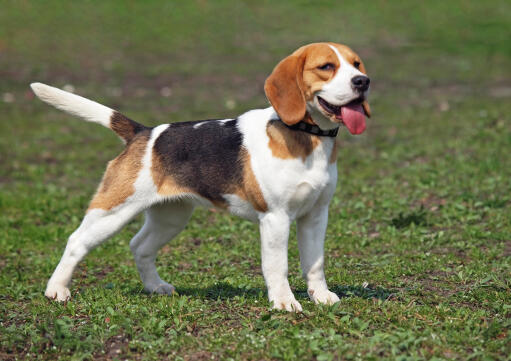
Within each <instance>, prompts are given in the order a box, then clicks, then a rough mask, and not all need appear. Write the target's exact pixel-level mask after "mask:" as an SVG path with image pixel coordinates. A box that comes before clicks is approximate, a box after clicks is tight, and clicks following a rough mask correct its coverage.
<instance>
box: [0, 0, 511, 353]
mask: <svg viewBox="0 0 511 361" xmlns="http://www.w3.org/2000/svg"><path fill="white" fill-rule="evenodd" d="M510 24H511V3H510V2H509V1H497V0H491V1H484V2H483V1H454V0H453V1H427V2H426V1H425V2H422V1H389V0H387V1H383V0H377V1H371V2H367V1H366V2H361V1H342V2H341V1H336V2H334V1H273V2H271V1H232V0H231V1H214V2H213V1H204V0H203V1H187V2H179V1H144V2H136V1H80V2H78V1H72V2H71V1H69V2H64V1H56V0H47V1H1V2H0V124H1V132H0V214H1V216H0V269H1V273H0V289H2V292H0V359H7V360H9V359H12V360H14V359H35V358H37V359H56V358H62V359H116V358H119V359H164V358H168V359H186V360H203V359H211V358H216V359H229V358H231V359H247V360H249V359H286V360H296V359H304V360H310V359H316V360H331V359H338V360H341V359H342V360H343V359H389V360H394V359H402V360H415V359H417V360H421V359H458V360H467V359H476V360H491V359H509V354H510V353H511V346H510V345H511V336H510V334H509V329H510V327H511V321H510V317H511V295H510V292H511V291H510V286H511V281H510V280H511V272H510V269H511V265H510V258H511V224H510V222H511V221H510V217H509V214H510V204H511V200H510V199H511V198H510V190H511V181H510V179H511V157H510V156H509V151H510V149H511V126H510V115H509V114H510V111H511V102H510V100H511V41H510V39H511V30H510V29H511V26H510ZM315 41H334V42H339V43H343V44H346V45H348V46H350V47H352V48H353V49H354V50H355V51H356V52H357V53H358V54H360V56H361V57H362V59H363V60H364V62H365V64H366V68H367V69H368V73H369V75H370V77H371V79H372V81H371V95H370V103H371V106H372V110H373V117H372V118H371V119H370V120H369V121H368V130H367V132H366V133H364V135H362V136H360V137H352V136H349V135H348V134H346V132H342V134H341V135H340V136H339V139H338V141H339V144H340V148H339V187H338V190H337V193H336V196H335V198H334V200H333V202H332V204H331V208H330V209H331V212H330V222H329V230H328V234H327V240H326V253H327V270H326V272H327V279H328V282H329V284H330V286H331V287H332V289H333V290H334V291H335V292H337V293H338V294H339V295H340V296H342V299H341V302H340V303H339V304H338V305H337V306H335V307H333V308H332V307H320V306H315V305H313V304H311V303H310V302H309V301H307V298H306V293H305V284H304V283H303V281H302V280H301V277H300V271H299V265H298V256H297V250H296V244H295V241H294V236H293V238H292V240H291V241H290V283H291V284H292V287H293V289H294V290H295V291H296V293H297V296H298V300H299V301H300V302H301V303H302V305H303V306H304V309H305V312H304V313H303V314H301V315H288V314H282V313H275V312H274V313H269V311H268V307H269V305H268V303H267V300H266V295H265V288H264V282H263V280H262V276H261V272H260V270H259V267H260V260H259V245H258V232H257V229H256V227H255V226H253V225H251V224H249V223H247V222H245V221H241V220H238V219H235V218H233V217H230V216H227V215H224V214H222V213H217V212H208V211H207V210H199V211H197V212H196V213H195V215H194V217H193V219H192V222H191V223H190V225H189V227H188V228H187V229H186V230H185V231H184V232H183V233H182V234H181V235H180V236H179V237H178V238H177V239H175V240H173V241H172V242H171V244H170V245H169V246H167V247H165V248H164V250H163V253H162V255H161V256H160V258H159V265H160V267H159V269H160V274H161V275H162V277H163V278H165V279H166V280H168V281H170V282H172V283H173V284H174V285H175V286H176V287H177V290H178V292H179V293H180V295H179V296H175V297H167V298H166V297H156V296H147V295H145V294H143V293H141V289H142V286H141V283H140V281H139V280H138V275H137V274H136V270H135V266H134V263H133V261H132V258H131V255H130V252H129V247H128V242H129V239H130V237H131V236H132V235H133V234H134V232H136V230H137V229H138V228H139V227H140V225H141V222H142V221H141V218H140V217H139V218H137V219H136V220H135V221H134V222H133V223H131V224H130V225H129V226H127V227H126V229H125V230H124V231H123V232H121V233H120V234H119V235H118V236H116V237H115V238H114V239H113V240H112V241H110V242H108V243H106V244H105V245H103V246H101V247H100V248H99V249H97V250H95V251H94V252H92V253H91V254H90V256H89V257H87V259H86V260H85V261H84V262H83V263H82V264H81V265H80V267H79V269H78V270H77V272H76V275H75V282H74V284H73V286H72V292H73V301H71V302H69V303H67V304H66V305H58V304H54V303H50V302H48V301H47V300H46V299H45V298H44V297H43V291H44V287H45V282H46V280H47V278H48V277H49V275H50V274H51V272H52V271H53V268H54V267H55V265H56V263H57V262H58V259H59V258H60V255H61V252H62V251H63V249H64V245H65V242H66V238H67V237H68V235H69V234H70V233H71V232H72V231H73V229H74V228H76V227H77V226H78V224H79V222H80V219H81V217H82V215H83V212H84V210H85V209H86V207H87V203H88V200H89V199H90V197H91V195H92V194H93V192H94V189H95V187H96V185H97V183H98V182H99V179H100V177H101V174H102V171H103V170H104V167H105V164H106V162H107V161H108V160H109V159H112V158H113V157H115V156H116V155H117V154H118V153H119V152H120V151H121V150H122V145H121V144H120V142H119V141H118V139H117V137H116V136H115V135H113V134H112V133H111V131H109V130H107V129H104V128H102V127H99V126H97V125H94V124H87V123H85V122H82V121H77V120H75V119H71V117H70V116H68V115H65V114H63V113H60V112H58V111H56V110H54V109H52V108H50V107H48V106H46V105H45V104H43V103H42V102H40V101H38V100H37V99H34V97H33V95H32V93H31V91H30V90H29V84H30V83H31V82H33V81H40V82H44V83H47V84H50V85H54V86H57V87H65V88H66V89H69V90H73V91H74V92H76V93H78V94H81V95H83V96H85V97H87V98H91V99H94V100H97V101H99V102H102V103H104V104H106V105H108V106H110V107H114V108H116V109H119V110H121V111H122V112H123V113H124V114H126V115H128V116H130V117H132V118H133V119H135V120H137V121H139V122H142V123H144V124H147V125H155V124H158V123H166V122H174V121H184V120H196V119H204V118H216V117H218V118H222V117H232V116H235V115H237V114H240V113H242V112H244V111H246V110H249V109H253V108H262V107H266V106H267V105H268V102H267V100H266V99H265V96H264V92H263V83H264V80H265V78H266V76H268V74H269V73H270V72H271V70H272V69H273V67H274V66H275V65H276V64H277V62H278V61H279V60H280V59H282V58H283V57H285V56H286V55H288V54H289V53H291V52H292V51H293V50H294V49H296V48H298V47H299V46H301V45H303V44H306V43H309V42H315Z"/></svg>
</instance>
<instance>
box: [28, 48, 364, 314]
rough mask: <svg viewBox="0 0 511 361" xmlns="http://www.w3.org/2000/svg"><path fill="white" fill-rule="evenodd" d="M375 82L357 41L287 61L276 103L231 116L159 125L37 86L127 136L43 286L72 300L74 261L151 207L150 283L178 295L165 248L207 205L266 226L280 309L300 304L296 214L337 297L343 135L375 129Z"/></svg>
mask: <svg viewBox="0 0 511 361" xmlns="http://www.w3.org/2000/svg"><path fill="white" fill-rule="evenodd" d="M369 83H370V80H369V77H368V76H367V73H366V70H365V67H364V63H363V62H362V60H361V59H360V57H359V56H358V55H357V54H356V53H355V52H354V51H353V50H351V49H350V48H349V47H347V46H345V45H341V44H336V43H313V44H309V45H306V46H303V47H301V48H299V49H297V50H296V51H295V52H293V53H292V54H291V55H289V56H288V57H286V58H285V59H283V60H282V61H281V62H280V63H278V64H277V66H276V67H275V68H274V70H273V72H272V73H271V75H270V76H269V77H268V78H267V79H266V81H265V84H264V91H265V94H266V96H267V98H268V100H269V102H270V103H271V106H270V107H268V108H266V109H257V110H250V111H248V112H246V113H244V114H242V115H240V116H239V117H237V118H233V119H222V120H203V121H191V122H180V123H171V124H162V125H159V126H156V127H147V126H144V125H142V124H140V123H137V122H135V121H133V120H131V119H129V118H127V117H126V116H124V115H122V114H121V113H119V112H117V111H115V110H112V109H110V108H108V107H106V106H103V105H101V104H98V103H96V102H93V101H91V100H88V99H85V98H82V97H80V96H78V95H74V94H71V93H68V92H65V91H62V90H60V89H57V88H54V87H51V86H48V85H44V84H41V83H33V84H31V87H32V89H33V91H34V93H35V94H36V95H37V96H38V97H39V98H40V99H41V100H43V101H44V102H46V103H48V104H51V105H53V106H55V107H56V108H58V109H60V110H63V111H65V112H68V113H70V114H72V115H75V116H78V117H81V118H83V119H85V120H87V121H90V122H95V123H99V124H101V125H103V126H105V127H107V128H110V129H111V130H113V131H114V132H115V133H116V134H117V135H118V136H119V137H120V138H121V140H122V141H123V142H124V143H125V145H126V146H125V148H124V150H123V151H122V153H121V154H120V155H119V156H118V157H117V158H115V159H113V160H112V161H110V162H109V163H108V166H107V168H106V171H105V173H104V176H103V179H102V181H101V183H100V185H99V187H98V189H97V191H96V194H95V195H94V197H93V198H92V201H91V202H90V205H89V208H88V209H87V211H86V214H85V217H84V218H83V220H82V222H81V224H80V226H79V227H78V228H77V229H76V230H75V231H74V233H72V234H71V236H70V237H69V239H68V242H67V245H66V248H65V251H64V254H63V256H62V258H61V260H60V262H59V264H58V265H57V267H56V269H55V271H54V273H53V275H52V276H51V278H50V279H49V281H48V284H47V288H46V292H45V295H46V296H47V297H48V298H50V299H56V300H58V301H67V300H68V299H69V298H70V296H71V293H70V291H69V288H68V286H69V284H70V281H71V276H72V273H73V270H74V269H75V267H76V265H77V264H78V263H79V262H80V261H81V260H82V259H83V258H84V257H85V255H86V254H87V253H88V252H89V251H90V250H91V249H93V248H94V247H96V246H98V245H99V244H101V243H103V242H104V241H106V240H107V239H109V238H110V237H112V236H113V235H114V234H115V233H117V232H118V231H119V230H120V229H121V228H122V227H123V226H124V225H126V224H127V223H128V222H129V221H130V220H131V219H132V218H133V217H135V216H136V215H137V214H139V213H141V212H142V211H144V212H145V223H144V225H143V227H142V229H141V230H140V231H139V232H138V233H137V234H136V235H135V236H134V238H133V239H132V240H131V242H130V248H131V251H132V252H133V255H134V258H135V261H136V265H137V268H138V272H139V274H140V277H141V279H142V282H143V284H144V290H145V291H147V292H149V293H159V294H172V293H173V292H174V291H175V289H174V287H173V286H172V285H171V284H169V283H167V282H165V281H163V280H162V279H161V278H160V276H159V275H158V272H157V270H156V266H155V259H156V253H157V251H158V250H159V249H160V248H161V247H162V246H163V245H165V244H166V243H167V242H168V241H170V240H171V239H172V238H174V237H175V236H176V235H177V234H178V233H179V232H181V230H183V228H184V227H185V225H186V223H187V222H188V220H189V218H190V215H191V214H192V211H193V210H194V208H195V207H196V206H206V207H217V208H221V209H226V210H228V211H230V212H231V213H233V214H235V215H238V216H241V217H243V218H245V219H248V220H251V221H253V222H256V223H258V224H259V229H260V237H261V257H262V261H261V264H262V272H263V276H264V280H265V283H266V287H267V290H268V299H269V301H270V304H271V305H272V307H273V308H276V309H282V310H287V311H295V312H300V311H302V306H301V305H300V303H299V302H298V301H297V300H296V299H295V296H294V295H293V292H292V291H291V288H290V286H289V282H288V279H287V274H288V260H287V248H288V238H289V228H290V225H291V223H292V222H293V221H295V220H296V222H297V234H298V236H297V238H298V247H299V251H300V263H301V268H302V272H303V277H304V278H305V280H306V281H307V292H308V295H309V297H310V299H311V300H312V301H313V302H315V303H322V304H333V303H335V302H337V301H339V297H338V296H337V295H336V294H335V293H334V292H331V291H329V289H328V287H327V283H326V280H325V275H324V271H323V264H324V250H323V244H324V239H325V232H326V228H327V222H328V205H329V203H330V200H331V199H332V196H333V194H334V191H335V188H336V181H337V165H336V154H337V149H336V142H335V137H336V136H337V133H338V130H339V127H340V126H341V125H344V126H346V128H347V129H348V131H349V132H350V133H352V134H360V133H362V132H363V131H364V130H365V128H366V116H367V117H370V116H371V110H370V107H369V103H368V102H367V95H368V92H369Z"/></svg>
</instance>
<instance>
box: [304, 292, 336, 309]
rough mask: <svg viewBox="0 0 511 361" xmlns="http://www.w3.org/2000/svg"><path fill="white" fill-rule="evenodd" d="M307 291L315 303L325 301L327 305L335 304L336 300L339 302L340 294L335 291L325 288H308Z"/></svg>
mask: <svg viewBox="0 0 511 361" xmlns="http://www.w3.org/2000/svg"><path fill="white" fill-rule="evenodd" d="M307 293H308V294H309V297H310V299H311V301H313V302H314V303H323V304H325V305H333V304H334V303H336V302H339V301H340V300H339V296H337V295H336V294H335V293H333V292H330V291H329V290H327V289H324V290H308V291H307Z"/></svg>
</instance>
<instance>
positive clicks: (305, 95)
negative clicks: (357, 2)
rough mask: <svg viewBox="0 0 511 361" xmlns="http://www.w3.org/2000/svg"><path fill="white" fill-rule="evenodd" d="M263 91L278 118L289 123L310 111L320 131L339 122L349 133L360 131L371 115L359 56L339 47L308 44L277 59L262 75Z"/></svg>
mask: <svg viewBox="0 0 511 361" xmlns="http://www.w3.org/2000/svg"><path fill="white" fill-rule="evenodd" d="M264 91H265V93H266V96H267V97H268V100H269V101H270V103H271V105H272V106H273V108H274V109H275V111H276V112H277V114H278V115H279V117H280V119H282V121H283V122H285V123H286V124H288V125H293V124H296V123H298V122H300V121H301V120H304V119H305V118H306V115H307V113H309V114H310V116H311V118H312V120H313V121H314V122H315V123H316V124H317V125H318V126H319V127H320V128H322V129H332V128H334V127H337V126H338V125H339V123H343V124H344V125H346V127H347V128H348V130H349V131H350V133H352V134H360V133H362V132H363V131H364V130H365V127H366V125H365V116H368V117H370V116H371V110H370V108H369V103H368V102H367V99H366V98H367V95H368V92H369V77H368V76H367V75H366V69H365V67H364V63H363V62H362V60H361V59H360V57H359V56H358V55H357V54H356V53H355V52H354V51H353V50H351V49H350V48H348V47H347V46H345V45H341V44H335V43H314V44H309V45H306V46H303V47H301V48H299V49H298V50H296V51H295V52H294V53H293V54H291V55H290V56H288V57H287V58H285V59H284V60H282V61H281V62H280V63H279V64H277V66H276V67H275V69H274V70H273V72H272V73H271V75H270V76H269V77H268V79H266V82H265V84H264Z"/></svg>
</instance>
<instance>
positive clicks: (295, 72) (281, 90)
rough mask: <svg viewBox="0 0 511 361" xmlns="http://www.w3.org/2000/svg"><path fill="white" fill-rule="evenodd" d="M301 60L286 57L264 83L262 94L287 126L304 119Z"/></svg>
mask: <svg viewBox="0 0 511 361" xmlns="http://www.w3.org/2000/svg"><path fill="white" fill-rule="evenodd" d="M302 73H303V60H302V59H301V58H300V57H298V56H295V55H291V56H288V57H287V58H285V59H284V60H282V61H281V62H280V63H278V64H277V66H276V67H275V69H273V72H272V73H271V75H270V76H269V77H268V78H267V79H266V82H265V83H264V92H265V93H266V97H267V98H268V100H269V101H270V103H271V105H272V106H273V108H275V111H276V112H277V114H278V115H279V117H280V119H281V120H282V121H283V122H284V123H286V124H288V125H293V124H296V123H298V122H299V121H300V120H302V119H303V118H304V117H305V112H306V105H305V97H304V95H303V92H302V89H301V88H300V84H299V83H300V82H301V81H302V79H301V77H302Z"/></svg>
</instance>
